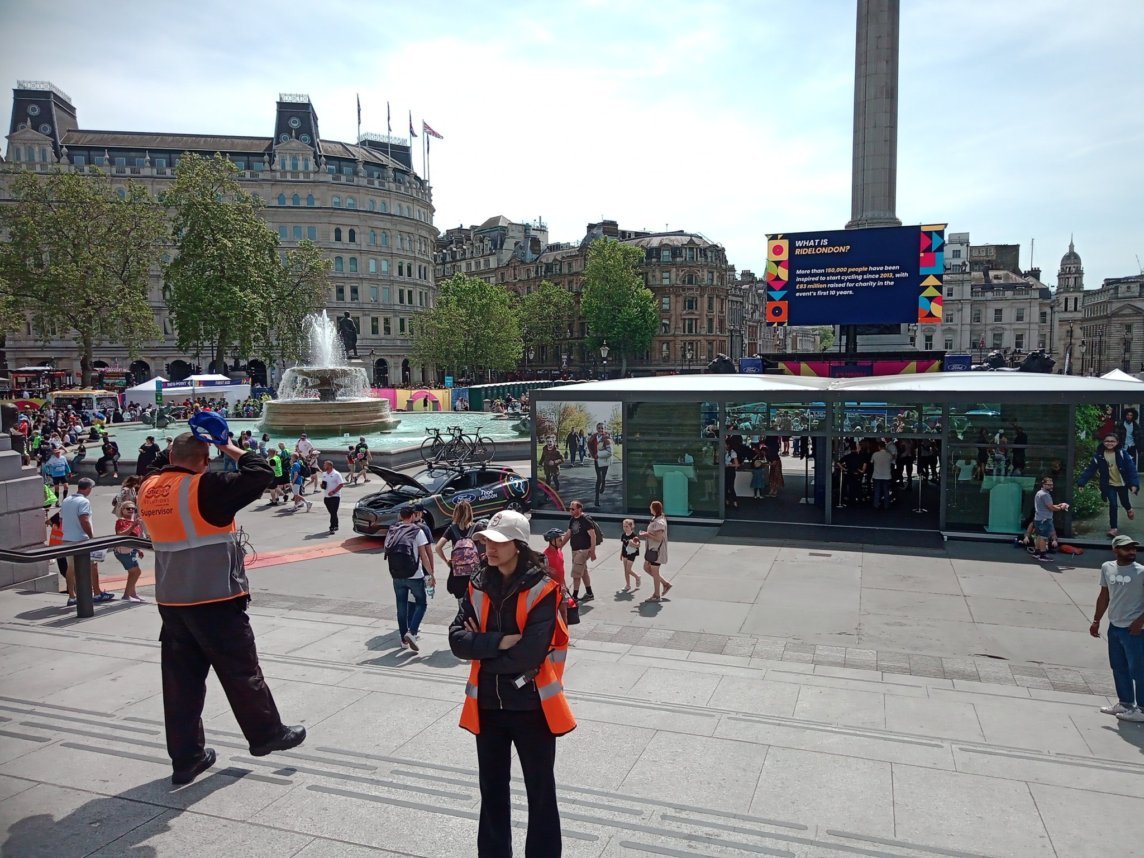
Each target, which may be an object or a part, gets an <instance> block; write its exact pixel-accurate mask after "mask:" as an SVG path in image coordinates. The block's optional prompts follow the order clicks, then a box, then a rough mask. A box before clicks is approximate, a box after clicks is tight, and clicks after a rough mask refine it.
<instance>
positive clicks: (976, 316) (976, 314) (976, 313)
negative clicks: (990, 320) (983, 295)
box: [973, 307, 981, 325]
mask: <svg viewBox="0 0 1144 858" xmlns="http://www.w3.org/2000/svg"><path fill="white" fill-rule="evenodd" d="M973 324H975V325H980V324H981V308H980V307H976V308H974V310H973Z"/></svg>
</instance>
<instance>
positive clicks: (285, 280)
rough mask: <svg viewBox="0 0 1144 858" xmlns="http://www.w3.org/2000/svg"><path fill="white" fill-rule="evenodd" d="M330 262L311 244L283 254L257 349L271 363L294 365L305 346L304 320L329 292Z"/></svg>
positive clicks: (323, 300) (302, 244)
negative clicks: (275, 286)
mask: <svg viewBox="0 0 1144 858" xmlns="http://www.w3.org/2000/svg"><path fill="white" fill-rule="evenodd" d="M330 268H331V265H330V260H328V259H326V258H325V257H323V256H322V252H321V251H320V250H319V249H318V246H317V245H316V244H314V243H313V242H311V241H303V242H300V243H299V245H298V248H297V249H296V250H289V251H287V252H286V264H285V265H283V266H282V268H281V271H280V273H279V279H278V287H277V289H276V292H275V295H274V296H273V297H272V298H271V300H270V301H269V302H268V304H267V306H266V317H267V318H266V327H265V329H264V330H263V332H262V334H261V336H260V342H259V347H260V349H261V351H262V352H263V353H264V354H265V355H266V357H267V359H268V360H269V361H270V362H274V361H276V360H281V361H282V362H283V363H286V364H296V363H299V362H300V361H301V359H302V358H303V357H304V354H303V352H304V350H305V348H306V346H307V345H308V343H307V340H306V331H305V319H306V316H308V315H310V314H311V313H316V312H318V311H319V310H320V309H321V308H322V306H323V305H324V304H325V303H326V297H327V296H328V295H329V293H330V277H329V272H330Z"/></svg>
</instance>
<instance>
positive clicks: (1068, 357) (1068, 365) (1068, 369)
mask: <svg viewBox="0 0 1144 858" xmlns="http://www.w3.org/2000/svg"><path fill="white" fill-rule="evenodd" d="M1068 334H1069V340H1068V345H1067V347H1066V348H1065V374H1066V375H1072V340H1073V323H1072V322H1069V330H1068Z"/></svg>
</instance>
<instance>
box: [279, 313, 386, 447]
mask: <svg viewBox="0 0 1144 858" xmlns="http://www.w3.org/2000/svg"><path fill="white" fill-rule="evenodd" d="M306 328H307V330H306V334H307V336H308V338H309V340H310V350H309V363H308V364H307V365H306V366H295V367H291V368H290V369H288V370H286V372H285V373H284V374H283V375H282V382H281V383H280V384H279V385H278V398H277V399H272V400H270V401H268V402H267V403H266V406H265V408H264V410H263V416H262V427H263V428H264V429H266V430H267V431H277V432H292V433H298V432H314V433H318V434H333V433H343V432H353V433H358V432H389V431H392V430H394V429H396V428H397V426H398V425H399V424H400V423H401V421H400V420H397V419H396V418H394V417H393V416H392V415H391V413H390V411H389V402H388V401H387V400H385V399H378V398H377V397H374V396H371V395H370V385H369V376H368V375H367V374H366V371H365V368H364V367H362V366H360V365H356V366H355V365H354V364H352V363H351V362H350V361H348V360H347V359H346V352H345V349H344V348H343V347H342V341H341V339H340V338H339V337H338V332H337V328H336V327H335V325H334V323H333V322H332V321H331V320H330V318H329V316H327V315H326V311H325V310H323V311H322V313H321V315H318V314H313V315H310V316H307V317H306Z"/></svg>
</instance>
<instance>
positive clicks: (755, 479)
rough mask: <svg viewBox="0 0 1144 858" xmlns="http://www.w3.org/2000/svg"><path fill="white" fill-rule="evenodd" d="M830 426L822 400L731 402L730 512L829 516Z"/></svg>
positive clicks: (760, 516) (802, 518)
mask: <svg viewBox="0 0 1144 858" xmlns="http://www.w3.org/2000/svg"><path fill="white" fill-rule="evenodd" d="M825 426H826V408H825V406H824V404H823V403H821V402H809V403H808V402H800V403H782V402H778V403H766V402H737V403H729V404H728V406H727V418H726V423H725V425H724V435H723V444H722V445H721V449H720V457H721V460H722V461H721V464H722V465H723V468H724V475H723V483H724V493H725V499H726V511H725V515H726V517H727V518H738V519H748V520H756V521H798V522H813V523H819V522H823V521H825V520H826V484H825V481H824V480H822V479H819V477H818V475H819V474H825V473H826V472H827V468H826V461H825V456H826V451H827V448H828V447H827V444H826V439H825V437H824V436H823V435H822V434H821V433H823V432H824V430H825ZM712 428H714V427H710V426H708V427H707V429H706V431H707V432H708V433H709V434H710V433H711V430H712ZM716 432H717V429H716ZM732 455H733V458H732ZM736 463H737V467H736V466H735V465H736Z"/></svg>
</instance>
